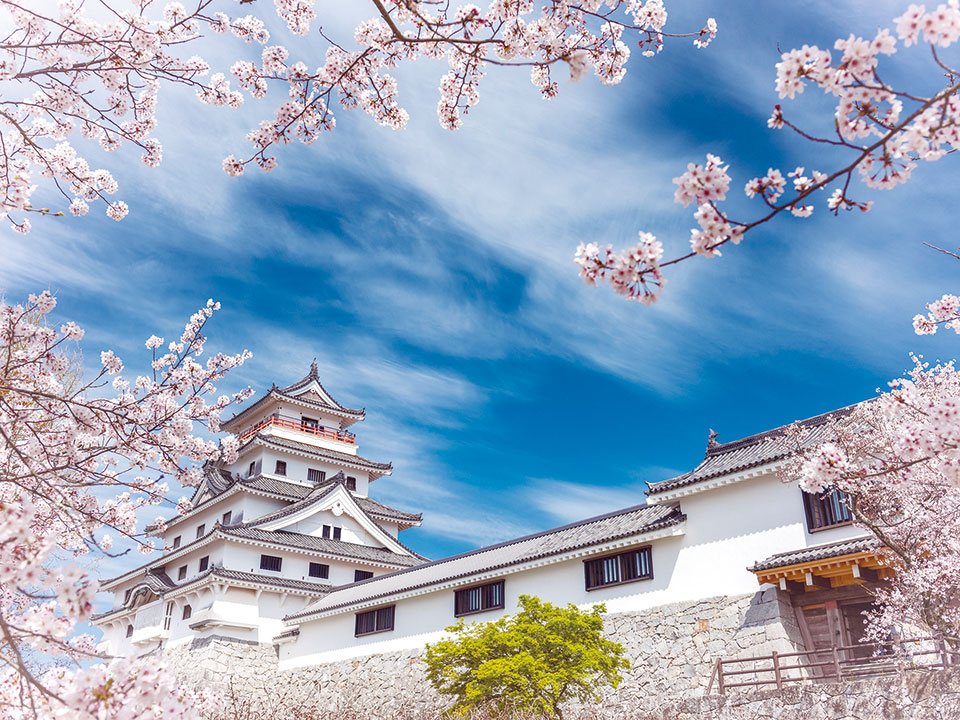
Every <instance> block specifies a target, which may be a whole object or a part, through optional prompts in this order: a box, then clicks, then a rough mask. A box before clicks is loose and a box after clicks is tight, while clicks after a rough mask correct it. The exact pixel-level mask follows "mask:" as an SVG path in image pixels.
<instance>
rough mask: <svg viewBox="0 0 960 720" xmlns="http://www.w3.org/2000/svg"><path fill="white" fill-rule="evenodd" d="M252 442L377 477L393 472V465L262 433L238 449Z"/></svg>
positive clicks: (252, 437)
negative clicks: (355, 469)
mask: <svg viewBox="0 0 960 720" xmlns="http://www.w3.org/2000/svg"><path fill="white" fill-rule="evenodd" d="M254 441H258V442H261V443H263V444H265V445H272V446H274V447H278V448H280V449H286V450H296V451H297V452H302V453H306V454H307V455H311V456H313V457H318V458H322V459H324V460H331V461H333V462H336V463H341V464H343V465H347V466H350V467H356V468H360V469H361V470H366V471H367V472H369V473H371V474H372V475H375V476H377V477H379V476H381V475H386V474H388V473H390V471H391V470H393V465H391V464H390V463H380V462H374V461H373V460H368V459H367V458H365V457H362V456H360V455H351V454H350V453H344V452H339V451H338V450H328V449H327V448H322V447H317V446H316V445H310V444H308V443H302V442H297V441H296V440H288V439H287V438H280V437H276V436H273V435H265V434H263V433H257V434H256V435H253V436H251V437H250V438H249V439H248V440H247V441H246V442H245V443H244V444H243V445H242V446H241V448H240V449H241V450H242V449H243V448H244V447H246V446H247V445H249V444H250V443H252V442H254Z"/></svg>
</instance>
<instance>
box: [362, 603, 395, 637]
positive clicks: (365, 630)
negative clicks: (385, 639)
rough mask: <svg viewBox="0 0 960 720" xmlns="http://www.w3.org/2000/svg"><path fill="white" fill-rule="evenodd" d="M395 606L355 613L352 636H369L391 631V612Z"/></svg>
mask: <svg viewBox="0 0 960 720" xmlns="http://www.w3.org/2000/svg"><path fill="white" fill-rule="evenodd" d="M395 607H396V605H388V606H387V607H384V608H377V609H376V610H369V611H367V612H362V613H357V623H356V630H355V632H354V635H356V636H357V637H360V636H361V635H371V634H373V633H378V632H386V631H388V630H393V615H394V613H393V610H394V608H395Z"/></svg>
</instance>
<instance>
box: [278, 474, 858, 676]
mask: <svg viewBox="0 0 960 720" xmlns="http://www.w3.org/2000/svg"><path fill="white" fill-rule="evenodd" d="M681 507H682V509H683V511H684V512H685V513H686V515H687V523H686V531H685V534H684V535H681V536H674V537H667V538H662V539H659V540H655V541H653V542H652V543H650V544H651V545H652V548H653V551H652V559H653V574H654V577H653V579H651V580H644V581H639V582H634V583H628V584H625V585H619V586H614V587H609V588H603V589H598V590H593V591H590V592H587V591H586V590H585V588H584V577H583V559H582V558H578V559H574V560H567V561H564V562H559V563H555V564H552V565H547V566H543V567H539V568H535V569H530V570H525V571H521V572H513V573H511V574H506V575H504V576H503V577H504V579H505V587H504V592H505V597H506V608H505V610H503V611H493V612H487V613H482V614H480V615H476V616H472V617H473V618H475V619H477V620H494V619H496V618H498V617H500V616H501V615H503V614H504V613H508V612H512V611H513V610H514V609H515V608H516V604H517V597H518V596H519V595H521V594H531V595H536V596H537V597H540V598H541V599H544V600H547V601H549V602H552V603H555V604H566V603H570V602H572V603H576V604H577V605H580V606H584V607H586V606H590V605H592V604H593V603H596V602H604V603H605V604H606V607H607V611H608V612H611V613H616V612H629V611H636V610H642V609H644V608H649V607H653V606H656V605H666V604H670V603H676V602H683V601H689V600H697V599H701V598H707V597H715V596H719V595H742V594H749V593H754V592H757V591H758V590H760V589H761V586H760V585H759V584H758V583H757V579H756V576H755V575H754V574H753V573H751V572H749V571H748V570H747V568H748V567H749V566H752V565H753V564H754V563H755V562H757V561H759V560H763V559H765V558H767V557H769V556H770V555H773V554H775V553H778V552H784V551H788V550H796V549H799V548H802V547H806V546H810V545H819V544H823V543H828V542H833V541H836V540H841V539H844V538H848V537H855V536H858V535H863V534H864V532H863V531H862V530H860V529H858V528H855V527H853V526H846V527H840V528H833V529H830V530H825V531H821V532H817V533H813V534H811V533H809V532H807V529H806V519H805V515H804V509H803V501H802V496H801V494H800V489H799V487H798V486H797V485H796V483H790V484H786V483H782V482H780V480H779V479H778V478H777V477H776V476H775V475H766V476H760V477H757V478H752V479H749V480H744V481H742V482H739V483H735V484H731V485H726V486H723V487H720V488H716V489H713V490H710V491H706V492H702V493H698V494H694V495H690V496H688V497H685V498H683V500H682V504H681ZM603 554H606V553H596V554H594V555H593V556H592V557H597V556H600V555H603ZM461 587H464V586H463V585H462V586H461ZM453 593H454V590H453V589H445V590H431V591H426V592H424V594H421V595H418V596H416V597H412V598H407V599H403V600H399V601H397V602H396V605H397V607H396V619H395V630H393V631H391V632H386V633H381V634H376V635H370V636H366V637H362V638H355V637H354V635H353V633H354V624H353V623H354V617H355V613H354V612H349V613H344V614H342V615H333V616H330V617H326V618H321V619H319V620H313V621H310V622H306V623H304V624H303V625H301V627H300V636H299V638H298V640H297V642H296V643H293V644H290V645H287V646H285V647H283V648H281V655H280V657H281V663H282V666H283V667H300V666H304V665H311V664H314V663H318V662H330V661H335V660H341V659H344V658H348V657H355V656H360V655H365V654H368V653H380V652H389V651H394V650H402V649H410V648H415V647H420V646H422V645H423V644H424V643H426V642H435V641H436V640H437V639H439V638H440V637H442V636H443V628H444V627H446V626H447V625H450V624H452V623H453V622H454V617H453ZM386 604H390V601H389V600H387V601H386Z"/></svg>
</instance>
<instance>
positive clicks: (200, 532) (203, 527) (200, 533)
mask: <svg viewBox="0 0 960 720" xmlns="http://www.w3.org/2000/svg"><path fill="white" fill-rule="evenodd" d="M206 529H207V525H206V523H204V524H203V525H198V526H197V537H198V538H202V537H203V533H204V531H205V530H206Z"/></svg>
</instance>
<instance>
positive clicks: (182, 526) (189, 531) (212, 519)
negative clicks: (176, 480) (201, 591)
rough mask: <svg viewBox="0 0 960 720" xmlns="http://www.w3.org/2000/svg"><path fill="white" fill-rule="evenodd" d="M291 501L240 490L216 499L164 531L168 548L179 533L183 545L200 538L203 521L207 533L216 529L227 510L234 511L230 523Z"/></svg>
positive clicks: (260, 513)
mask: <svg viewBox="0 0 960 720" xmlns="http://www.w3.org/2000/svg"><path fill="white" fill-rule="evenodd" d="M289 504H290V503H289V501H285V500H278V499H275V498H269V497H264V496H262V495H253V494H251V493H248V492H243V491H240V492H238V493H236V494H235V495H231V496H230V497H229V498H227V499H226V500H222V501H219V502H215V503H213V504H212V505H211V506H210V507H209V508H205V509H203V510H198V511H197V512H196V514H194V515H190V516H189V517H187V518H184V519H183V520H181V521H180V522H178V523H177V524H176V525H173V526H171V527H170V528H168V529H167V530H166V532H165V533H164V535H163V540H164V544H165V545H166V547H167V548H172V547H173V539H174V538H175V537H176V536H177V535H179V536H180V538H181V539H180V544H181V545H188V544H189V543H192V542H194V541H195V540H196V539H197V528H198V527H199V526H200V525H201V524H202V525H203V526H204V534H206V533H208V532H210V531H211V530H213V526H214V525H216V524H217V523H218V522H220V521H221V520H222V519H223V514H224V513H225V512H227V511H230V513H231V516H230V523H231V524H236V523H237V521H238V520H240V519H242V520H243V521H244V522H250V521H251V520H254V519H256V518H258V517H260V516H262V515H266V514H267V513H270V512H273V511H275V510H279V509H281V508H284V507H286V506H287V505H289Z"/></svg>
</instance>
